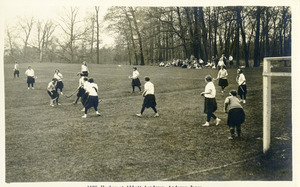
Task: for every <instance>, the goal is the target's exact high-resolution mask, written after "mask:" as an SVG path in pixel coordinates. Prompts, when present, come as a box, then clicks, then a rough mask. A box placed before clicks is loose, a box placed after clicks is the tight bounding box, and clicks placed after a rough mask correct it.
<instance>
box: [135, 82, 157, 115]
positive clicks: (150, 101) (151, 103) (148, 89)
mask: <svg viewBox="0 0 300 187" xmlns="http://www.w3.org/2000/svg"><path fill="white" fill-rule="evenodd" d="M145 81H146V83H145V85H144V92H143V94H142V95H143V96H144V102H143V105H142V109H141V112H140V113H139V114H136V115H137V116H138V117H141V116H142V114H143V112H144V111H145V109H146V108H152V109H153V111H154V112H155V115H154V117H159V114H158V112H157V110H156V99H155V95H154V85H153V83H152V82H150V78H149V77H145Z"/></svg>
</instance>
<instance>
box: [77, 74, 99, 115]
mask: <svg viewBox="0 0 300 187" xmlns="http://www.w3.org/2000/svg"><path fill="white" fill-rule="evenodd" d="M88 82H89V84H87V85H86V86H87V87H86V93H87V94H88V98H87V102H86V105H85V110H84V115H83V116H82V118H86V117H87V111H88V109H89V108H91V107H94V109H95V111H96V115H97V116H101V114H100V113H99V112H98V104H99V99H98V85H97V84H96V83H94V79H92V78H90V79H89V80H88Z"/></svg>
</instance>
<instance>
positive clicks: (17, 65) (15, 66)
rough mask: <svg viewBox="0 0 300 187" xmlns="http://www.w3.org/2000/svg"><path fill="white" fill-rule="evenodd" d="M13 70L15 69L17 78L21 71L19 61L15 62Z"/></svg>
mask: <svg viewBox="0 0 300 187" xmlns="http://www.w3.org/2000/svg"><path fill="white" fill-rule="evenodd" d="M13 71H14V78H16V76H17V77H18V78H19V75H20V71H19V64H18V62H17V61H16V62H15V65H14V69H13Z"/></svg>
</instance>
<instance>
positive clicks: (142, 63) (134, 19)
mask: <svg viewBox="0 0 300 187" xmlns="http://www.w3.org/2000/svg"><path fill="white" fill-rule="evenodd" d="M130 12H131V15H132V18H133V23H134V26H135V31H136V33H137V35H138V41H139V46H140V58H141V65H145V61H144V53H143V42H142V37H141V33H140V30H139V27H138V24H137V20H136V17H135V12H134V10H133V8H132V7H130Z"/></svg>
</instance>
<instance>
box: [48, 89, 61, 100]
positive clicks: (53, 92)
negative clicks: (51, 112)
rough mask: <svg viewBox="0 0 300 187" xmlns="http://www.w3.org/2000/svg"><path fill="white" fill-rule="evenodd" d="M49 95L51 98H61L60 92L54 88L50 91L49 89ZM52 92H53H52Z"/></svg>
mask: <svg viewBox="0 0 300 187" xmlns="http://www.w3.org/2000/svg"><path fill="white" fill-rule="evenodd" d="M47 93H48V95H49V96H50V97H51V99H55V98H59V94H58V93H57V91H55V90H53V91H51V92H50V91H48V90H47ZM51 93H52V94H51Z"/></svg>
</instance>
